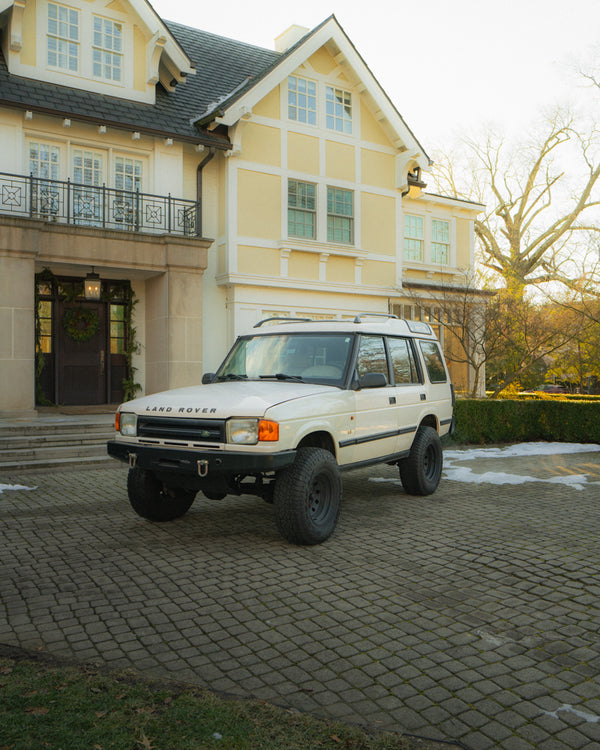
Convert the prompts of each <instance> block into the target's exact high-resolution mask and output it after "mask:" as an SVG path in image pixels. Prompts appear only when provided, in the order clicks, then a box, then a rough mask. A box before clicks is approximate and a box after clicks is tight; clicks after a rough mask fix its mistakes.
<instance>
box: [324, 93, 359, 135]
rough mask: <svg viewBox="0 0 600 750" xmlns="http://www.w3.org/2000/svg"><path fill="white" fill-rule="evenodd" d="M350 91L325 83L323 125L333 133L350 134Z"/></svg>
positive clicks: (351, 128)
mask: <svg viewBox="0 0 600 750" xmlns="http://www.w3.org/2000/svg"><path fill="white" fill-rule="evenodd" d="M353 113H354V112H353V105H352V92H351V91H346V90H345V89H340V88H337V87H336V86H333V85H332V84H326V85H325V127H326V129H327V130H331V131H333V132H334V133H340V134H342V135H352V133H353V130H354V125H353V121H354V118H353Z"/></svg>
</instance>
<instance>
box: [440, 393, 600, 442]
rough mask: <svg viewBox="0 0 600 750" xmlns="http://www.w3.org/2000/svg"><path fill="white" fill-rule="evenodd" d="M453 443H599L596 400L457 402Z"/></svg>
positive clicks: (599, 410) (598, 401)
mask: <svg viewBox="0 0 600 750" xmlns="http://www.w3.org/2000/svg"><path fill="white" fill-rule="evenodd" d="M454 416H455V418H456V432H455V433H454V436H453V439H454V441H455V442H457V443H475V444H479V445H482V444H485V443H519V442H530V441H537V440H547V441H552V442H561V443H562V442H564V443H600V399H595V400H585V401H584V400H579V399H578V400H574V399H567V398H564V397H563V398H560V397H559V398H557V397H551V398H549V397H544V398H541V399H506V398H505V399H458V400H457V402H456V407H455V409H454Z"/></svg>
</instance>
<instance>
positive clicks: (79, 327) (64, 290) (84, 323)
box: [35, 268, 142, 406]
mask: <svg viewBox="0 0 600 750" xmlns="http://www.w3.org/2000/svg"><path fill="white" fill-rule="evenodd" d="M39 282H45V283H46V284H48V285H50V286H51V288H52V289H53V290H54V292H55V294H56V296H57V297H58V299H60V300H62V301H63V302H70V303H75V302H77V301H80V298H81V297H82V296H83V281H81V282H75V283H73V284H69V285H63V284H61V283H60V282H59V280H58V279H57V278H56V276H55V275H54V274H53V273H52V271H51V270H50V269H49V268H44V270H43V271H42V272H41V273H38V274H36V276H35V351H36V362H35V365H36V366H35V393H36V402H37V403H38V404H42V405H45V406H47V405H51V404H52V402H50V401H48V399H47V398H46V397H45V396H44V394H43V391H42V385H41V375H42V372H43V369H44V363H45V360H44V354H43V352H42V347H41V340H42V330H41V324H40V318H39V314H38V308H39V305H38V303H39V300H40V295H39V291H38V284H39ZM101 301H102V302H109V303H110V302H116V301H118V302H119V303H122V304H123V310H124V315H123V323H124V328H125V351H124V356H125V372H126V376H125V377H124V378H123V380H122V381H121V384H122V386H123V391H124V394H123V400H124V401H129V400H130V399H132V398H135V396H136V394H137V393H138V391H141V390H142V386H141V385H140V384H139V383H136V381H135V373H136V372H137V368H136V367H134V365H133V355H134V354H139V353H140V351H141V344H140V342H139V341H137V331H136V329H135V328H134V326H133V311H134V308H135V306H136V305H137V303H138V300H137V299H136V298H135V296H134V293H133V290H132V288H131V286H130V285H129V284H126V285H122V286H121V287H116V288H114V287H113V289H111V290H109V291H107V290H106V289H104V290H103V291H102V296H101ZM62 324H63V328H64V330H65V333H66V334H67V336H69V337H70V338H72V339H73V340H74V341H77V342H78V343H82V342H85V341H89V340H90V339H91V338H93V337H94V336H95V335H96V333H97V332H98V329H99V327H100V319H99V317H98V314H97V313H96V312H95V311H94V310H86V309H85V308H84V307H83V306H82V305H81V304H80V306H79V307H77V308H71V309H70V310H67V311H66V312H65V314H64V316H63V320H62Z"/></svg>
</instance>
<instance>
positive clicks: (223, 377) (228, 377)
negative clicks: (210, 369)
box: [217, 372, 248, 380]
mask: <svg viewBox="0 0 600 750" xmlns="http://www.w3.org/2000/svg"><path fill="white" fill-rule="evenodd" d="M217 380H248V376H247V375H238V373H237V372H228V373H227V375H219V377H218V378H217Z"/></svg>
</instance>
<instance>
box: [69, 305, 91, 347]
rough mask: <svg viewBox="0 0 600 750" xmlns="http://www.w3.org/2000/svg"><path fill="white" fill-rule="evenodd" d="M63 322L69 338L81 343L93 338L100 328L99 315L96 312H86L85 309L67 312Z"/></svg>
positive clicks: (76, 308)
mask: <svg viewBox="0 0 600 750" xmlns="http://www.w3.org/2000/svg"><path fill="white" fill-rule="evenodd" d="M62 322H63V328H64V329H65V333H66V334H67V336H69V338H72V339H73V341H78V342H79V343H81V342H83V341H89V340H90V339H91V338H93V337H94V336H95V335H96V333H97V332H98V328H99V327H100V319H99V317H98V313H96V312H95V310H85V309H84V308H83V307H72V308H71V309H70V310H67V311H66V312H65V314H64V315H63V321H62Z"/></svg>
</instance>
